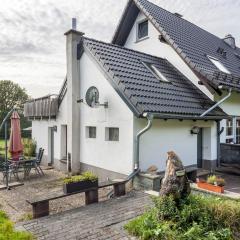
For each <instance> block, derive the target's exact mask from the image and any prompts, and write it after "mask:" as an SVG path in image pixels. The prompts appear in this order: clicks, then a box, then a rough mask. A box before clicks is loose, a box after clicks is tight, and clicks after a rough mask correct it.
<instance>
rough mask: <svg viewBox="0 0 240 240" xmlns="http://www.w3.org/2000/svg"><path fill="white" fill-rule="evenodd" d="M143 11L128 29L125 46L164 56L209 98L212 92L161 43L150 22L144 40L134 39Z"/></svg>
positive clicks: (170, 49)
mask: <svg viewBox="0 0 240 240" xmlns="http://www.w3.org/2000/svg"><path fill="white" fill-rule="evenodd" d="M145 18H146V17H145V15H144V14H143V13H141V12H140V13H139V14H138V17H137V19H136V21H135V23H134V25H133V27H132V30H131V31H130V34H129V36H128V38H127V41H126V43H125V45H124V46H125V47H127V48H130V49H134V50H137V51H141V52H144V53H148V54H151V55H153V56H157V57H161V58H166V59H167V60H168V61H169V62H170V63H171V64H173V65H174V66H175V67H176V68H177V69H178V70H179V71H180V72H181V73H182V74H184V75H185V76H186V77H187V78H188V79H189V80H191V81H192V82H193V83H194V84H195V85H196V86H197V87H198V88H199V89H200V90H202V92H204V93H205V94H206V95H207V96H208V97H210V98H211V99H212V98H213V96H212V94H211V93H210V92H209V91H208V90H207V88H206V87H205V86H201V85H199V84H198V81H199V78H198V77H196V75H195V74H194V73H193V72H192V70H191V69H190V68H189V67H188V66H187V65H186V63H185V62H184V61H183V60H182V59H181V57H180V56H179V55H178V54H177V53H176V52H175V50H173V49H172V47H171V46H169V45H168V44H166V43H162V42H160V40H159V32H158V31H157V30H156V29H155V27H154V26H153V25H152V23H151V22H149V24H148V38H147V39H145V40H140V41H136V34H137V23H138V22H141V21H142V20H143V19H145Z"/></svg>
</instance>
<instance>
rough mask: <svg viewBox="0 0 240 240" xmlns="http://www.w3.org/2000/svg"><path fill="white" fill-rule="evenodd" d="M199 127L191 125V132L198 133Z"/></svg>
mask: <svg viewBox="0 0 240 240" xmlns="http://www.w3.org/2000/svg"><path fill="white" fill-rule="evenodd" d="M199 132H200V128H199V127H197V126H194V127H192V129H191V134H199Z"/></svg>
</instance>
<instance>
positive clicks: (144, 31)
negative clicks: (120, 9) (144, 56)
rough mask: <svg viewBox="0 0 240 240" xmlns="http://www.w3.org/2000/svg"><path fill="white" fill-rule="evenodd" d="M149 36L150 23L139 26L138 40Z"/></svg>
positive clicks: (146, 22)
mask: <svg viewBox="0 0 240 240" xmlns="http://www.w3.org/2000/svg"><path fill="white" fill-rule="evenodd" d="M146 36H148V21H144V22H141V23H139V24H138V39H140V38H143V37H146Z"/></svg>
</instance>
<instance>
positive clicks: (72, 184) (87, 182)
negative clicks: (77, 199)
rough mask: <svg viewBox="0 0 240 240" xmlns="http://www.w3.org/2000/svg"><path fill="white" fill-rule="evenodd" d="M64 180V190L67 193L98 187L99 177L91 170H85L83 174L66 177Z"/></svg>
mask: <svg viewBox="0 0 240 240" xmlns="http://www.w3.org/2000/svg"><path fill="white" fill-rule="evenodd" d="M63 182H64V184H63V192H64V193H65V194H68V193H73V192H79V191H81V190H85V189H89V188H94V187H96V188H97V187H98V177H97V176H96V175H94V174H93V173H91V172H84V173H82V174H81V175H77V176H72V177H66V178H64V179H63Z"/></svg>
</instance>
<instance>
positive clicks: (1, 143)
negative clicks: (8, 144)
mask: <svg viewBox="0 0 240 240" xmlns="http://www.w3.org/2000/svg"><path fill="white" fill-rule="evenodd" d="M0 155H1V156H5V140H4V139H0Z"/></svg>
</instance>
